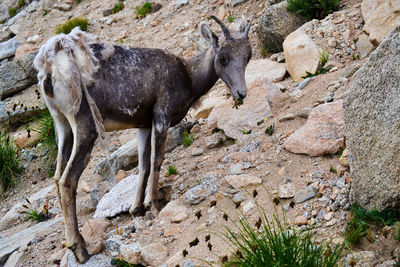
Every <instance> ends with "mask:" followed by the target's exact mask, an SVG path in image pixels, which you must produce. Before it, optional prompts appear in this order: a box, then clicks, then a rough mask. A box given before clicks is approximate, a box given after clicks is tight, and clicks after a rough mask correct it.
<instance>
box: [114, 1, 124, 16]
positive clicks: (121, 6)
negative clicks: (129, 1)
mask: <svg viewBox="0 0 400 267" xmlns="http://www.w3.org/2000/svg"><path fill="white" fill-rule="evenodd" d="M124 7H125V6H124V3H122V2H118V3H116V4H115V5H114V7H113V9H112V13H113V14H115V13H118V12H120V11H121V10H122V9H124Z"/></svg>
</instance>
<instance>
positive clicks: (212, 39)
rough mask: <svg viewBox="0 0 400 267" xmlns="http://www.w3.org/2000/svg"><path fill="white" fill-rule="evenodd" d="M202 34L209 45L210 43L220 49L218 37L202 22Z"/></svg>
mask: <svg viewBox="0 0 400 267" xmlns="http://www.w3.org/2000/svg"><path fill="white" fill-rule="evenodd" d="M200 32H201V35H202V36H203V37H204V38H205V39H206V40H207V42H208V43H210V44H211V45H212V46H213V47H216V48H217V47H218V46H219V45H218V36H217V35H215V33H213V32H212V31H211V29H210V26H208V24H207V23H205V22H201V23H200Z"/></svg>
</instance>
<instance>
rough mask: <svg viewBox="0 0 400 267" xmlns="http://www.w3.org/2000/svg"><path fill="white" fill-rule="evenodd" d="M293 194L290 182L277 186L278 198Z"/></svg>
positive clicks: (292, 195) (288, 196) (290, 196)
mask: <svg viewBox="0 0 400 267" xmlns="http://www.w3.org/2000/svg"><path fill="white" fill-rule="evenodd" d="M294 195H295V189H294V186H293V185H291V184H283V185H281V186H280V187H279V194H278V196H279V198H282V199H285V198H292V197H294Z"/></svg>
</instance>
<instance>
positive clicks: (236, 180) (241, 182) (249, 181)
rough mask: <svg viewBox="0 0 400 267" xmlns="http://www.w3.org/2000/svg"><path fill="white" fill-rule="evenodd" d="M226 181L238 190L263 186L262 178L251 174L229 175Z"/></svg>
mask: <svg viewBox="0 0 400 267" xmlns="http://www.w3.org/2000/svg"><path fill="white" fill-rule="evenodd" d="M225 181H226V182H228V183H229V184H230V185H231V186H232V187H233V188H236V189H238V188H243V187H248V186H252V185H257V184H261V178H259V177H257V176H253V175H249V174H242V175H228V176H225Z"/></svg>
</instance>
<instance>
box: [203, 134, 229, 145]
mask: <svg viewBox="0 0 400 267" xmlns="http://www.w3.org/2000/svg"><path fill="white" fill-rule="evenodd" d="M225 141H226V135H225V134H224V133H223V132H216V133H214V134H212V135H210V136H207V137H206V138H205V142H206V146H207V148H214V147H218V146H222V145H223V144H224V143H225Z"/></svg>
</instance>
